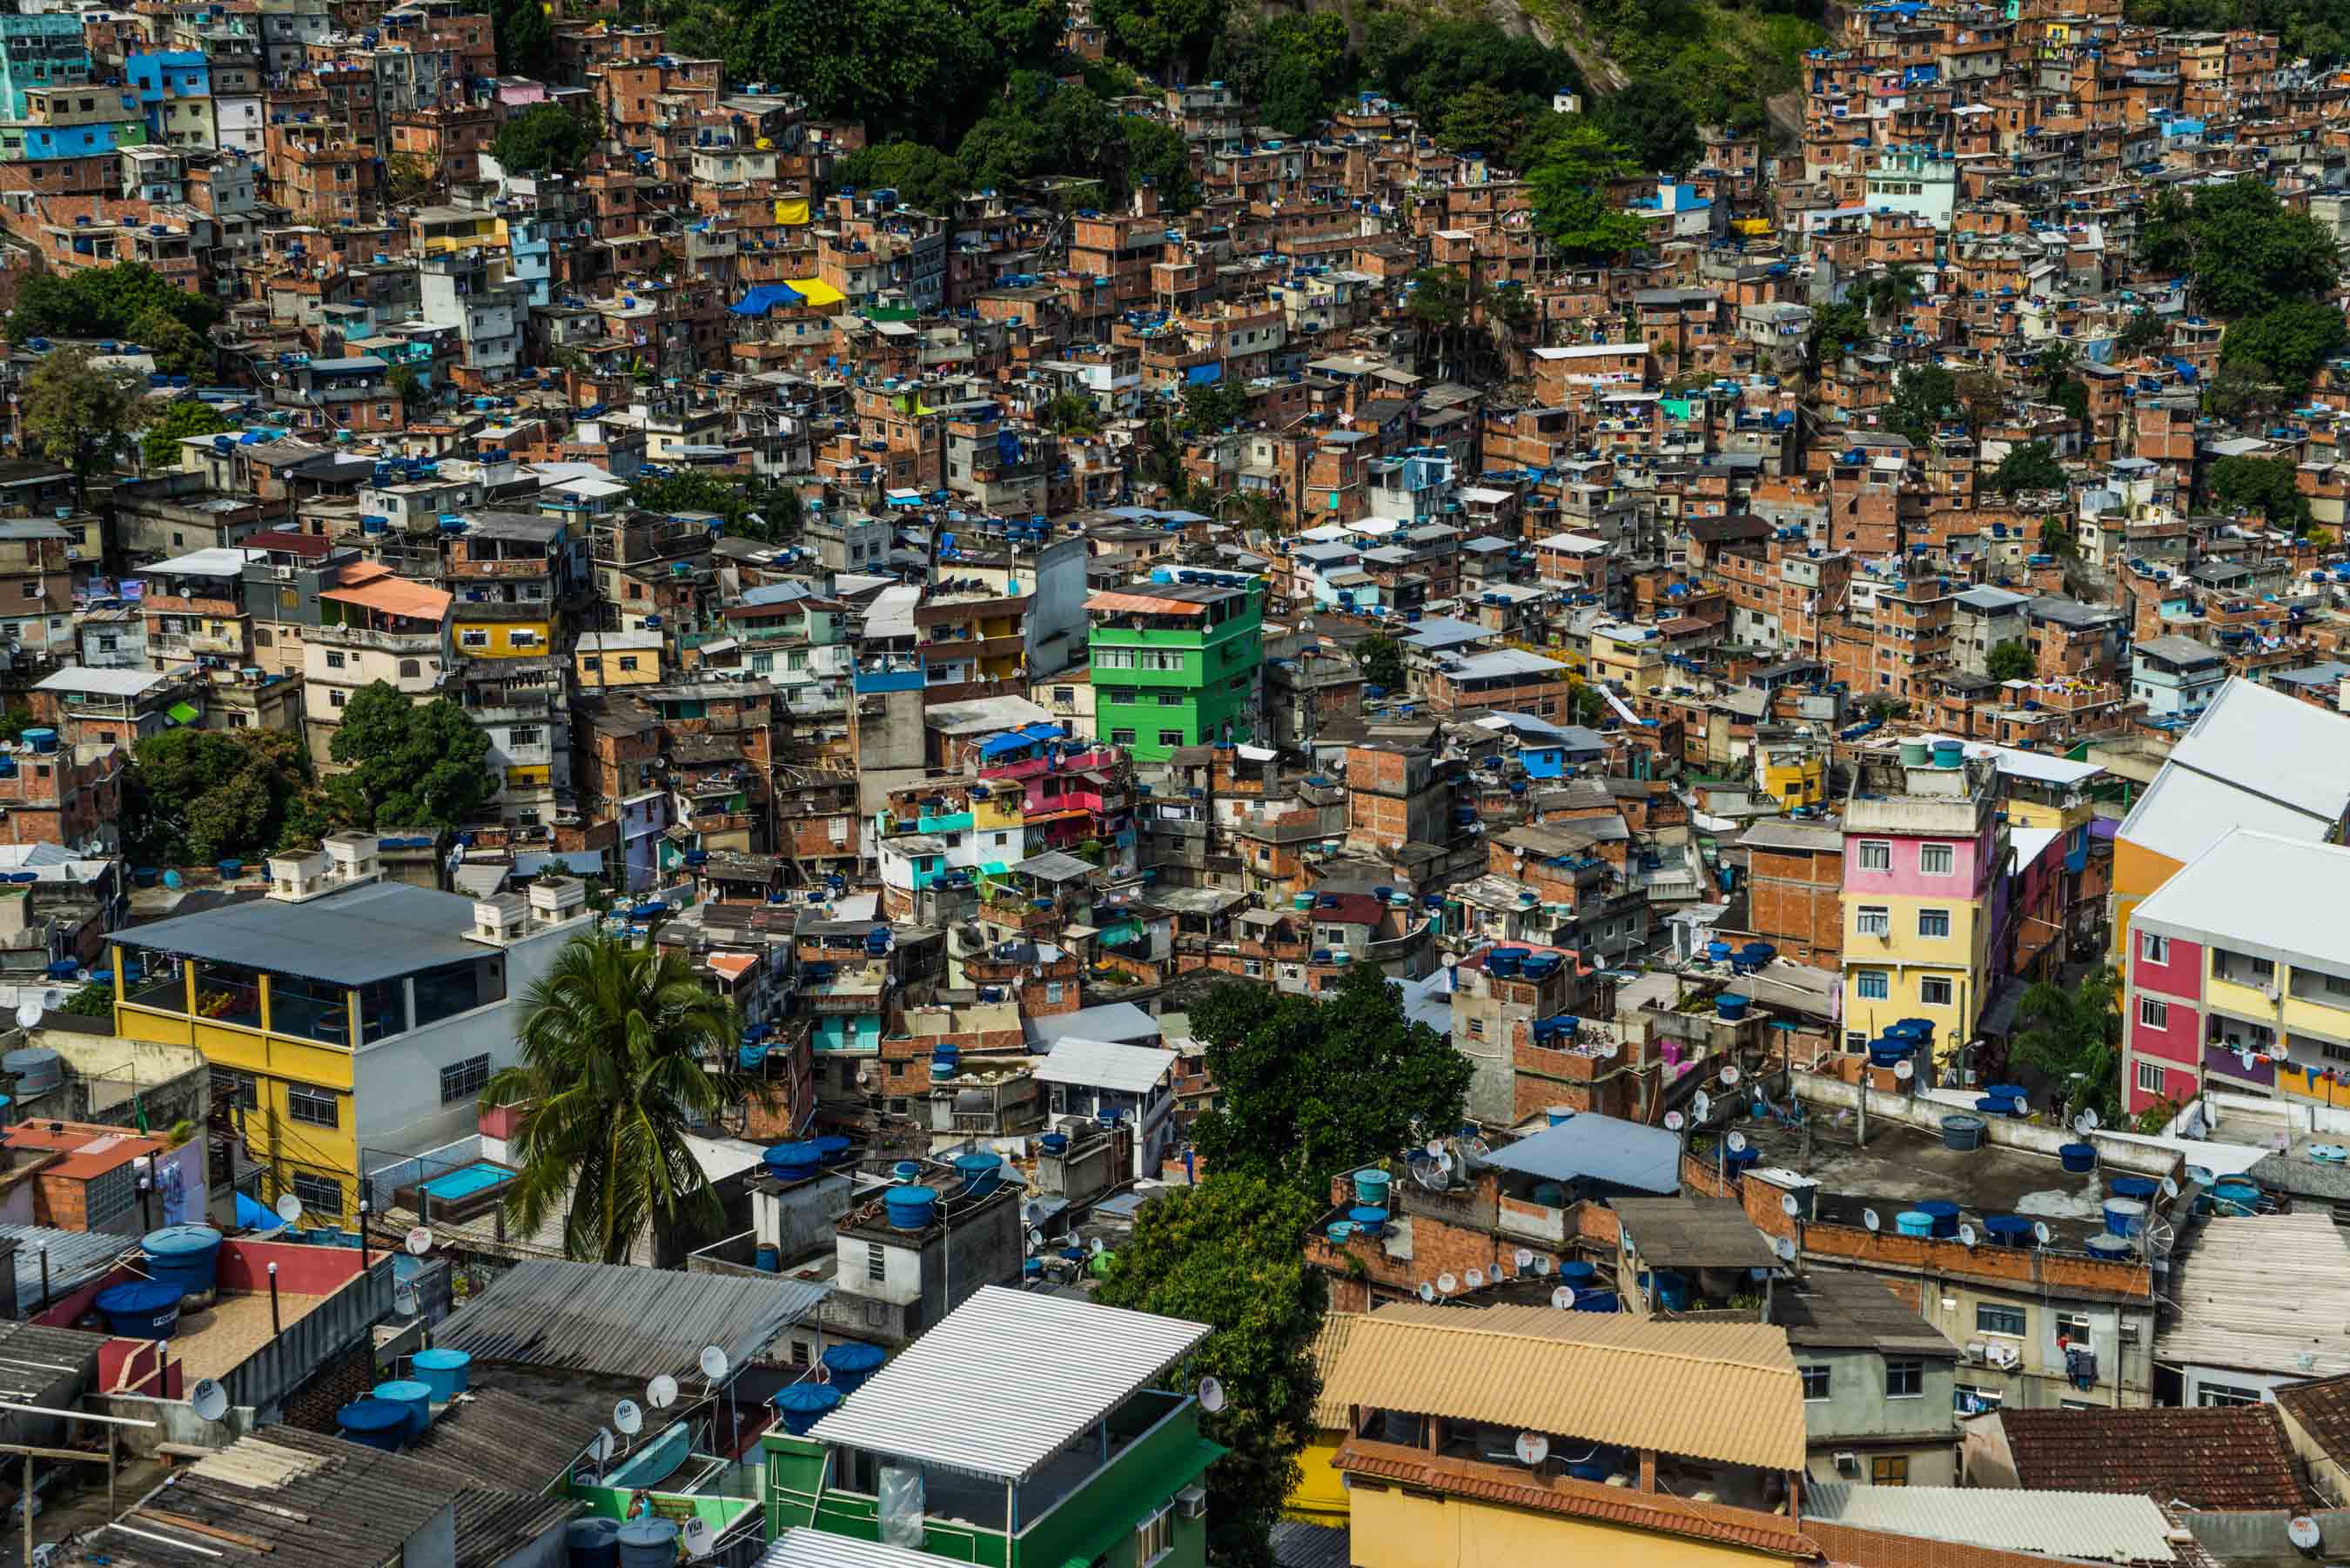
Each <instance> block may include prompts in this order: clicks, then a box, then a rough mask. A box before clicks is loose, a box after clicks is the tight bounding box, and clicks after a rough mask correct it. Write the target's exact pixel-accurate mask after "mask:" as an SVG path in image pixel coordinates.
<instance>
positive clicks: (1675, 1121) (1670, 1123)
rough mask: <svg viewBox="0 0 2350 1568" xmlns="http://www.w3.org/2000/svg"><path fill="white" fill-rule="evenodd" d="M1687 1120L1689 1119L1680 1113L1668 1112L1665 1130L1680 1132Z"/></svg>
mask: <svg viewBox="0 0 2350 1568" xmlns="http://www.w3.org/2000/svg"><path fill="white" fill-rule="evenodd" d="M1686 1119H1687V1118H1685V1117H1683V1116H1682V1115H1681V1114H1680V1112H1679V1111H1667V1112H1666V1113H1665V1130H1666V1131H1667V1132H1679V1131H1680V1130H1681V1127H1682V1125H1683V1123H1684V1121H1685V1120H1686Z"/></svg>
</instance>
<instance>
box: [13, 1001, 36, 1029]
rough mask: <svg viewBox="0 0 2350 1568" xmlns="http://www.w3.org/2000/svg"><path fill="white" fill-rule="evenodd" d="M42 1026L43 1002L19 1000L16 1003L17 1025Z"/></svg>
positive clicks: (25, 1027) (24, 1027) (18, 1026)
mask: <svg viewBox="0 0 2350 1568" xmlns="http://www.w3.org/2000/svg"><path fill="white" fill-rule="evenodd" d="M40 1026H41V1004H40V1003H39V1002H18V1003H17V1004H16V1027H17V1028H19V1029H38V1028H39V1027H40Z"/></svg>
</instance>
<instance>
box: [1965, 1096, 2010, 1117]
mask: <svg viewBox="0 0 2350 1568" xmlns="http://www.w3.org/2000/svg"><path fill="white" fill-rule="evenodd" d="M1975 1109H1977V1110H1979V1111H1981V1113H1982V1114H1983V1115H1985V1116H2013V1115H2014V1114H2015V1102H2014V1101H2013V1100H2011V1099H2009V1098H2008V1097H2007V1096H2004V1095H1985V1096H1982V1097H1981V1099H1978V1100H1977V1101H1975Z"/></svg>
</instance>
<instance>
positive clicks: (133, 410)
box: [19, 348, 146, 508]
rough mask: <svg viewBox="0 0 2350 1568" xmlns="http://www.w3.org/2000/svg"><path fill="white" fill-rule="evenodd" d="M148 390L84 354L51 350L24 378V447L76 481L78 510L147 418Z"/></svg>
mask: <svg viewBox="0 0 2350 1568" xmlns="http://www.w3.org/2000/svg"><path fill="white" fill-rule="evenodd" d="M19 418H20V419H21V420H22V421H23V423H24V428H25V437H26V444H27V445H38V446H39V448H40V449H41V454H42V455H43V456H44V457H47V459H48V460H49V461H50V462H56V463H62V464H64V465H65V466H66V467H67V468H68V469H70V470H71V471H72V472H73V476H74V489H75V492H76V493H77V494H78V496H79V497H80V498H81V503H82V505H83V506H84V507H85V508H86V507H88V504H89V482H90V480H91V479H93V478H94V477H96V476H97V475H99V474H101V473H110V472H113V470H114V465H115V461H116V458H117V456H118V455H119V454H120V452H121V451H122V449H123V448H124V447H125V446H127V445H129V444H130V436H131V432H132V431H136V430H137V429H138V428H139V426H140V423H141V422H142V421H144V420H145V418H146V386H145V384H144V383H143V382H142V381H140V379H139V378H137V377H135V376H132V375H130V374H128V373H127V372H124V371H120V370H107V369H99V366H98V365H96V364H95V363H93V362H92V356H91V355H90V353H89V352H88V350H87V349H83V348H57V349H52V350H51V351H50V352H49V353H48V354H47V356H46V357H45V358H43V359H42V360H41V362H40V363H39V364H37V365H36V366H34V367H33V369H32V372H31V373H30V374H29V375H27V376H26V378H25V390H24V394H23V401H22V402H21V404H20V405H19Z"/></svg>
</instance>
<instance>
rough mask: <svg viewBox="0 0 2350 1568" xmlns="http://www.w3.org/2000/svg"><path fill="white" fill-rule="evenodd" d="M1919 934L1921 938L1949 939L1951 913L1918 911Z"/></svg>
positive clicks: (1934, 910) (1932, 910) (1933, 910)
mask: <svg viewBox="0 0 2350 1568" xmlns="http://www.w3.org/2000/svg"><path fill="white" fill-rule="evenodd" d="M1918 935H1919V936H1921V937H1947V936H1949V935H1950V910H1948V909H1920V910H1918Z"/></svg>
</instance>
